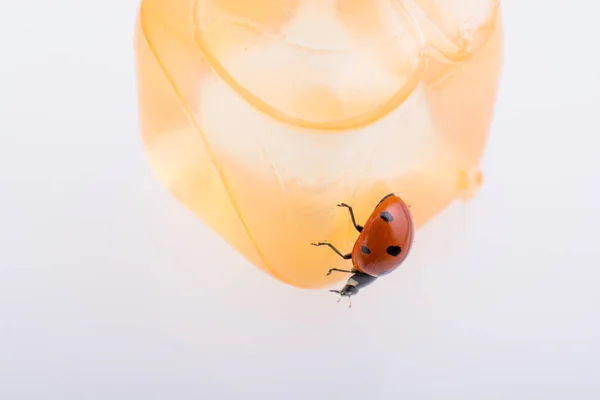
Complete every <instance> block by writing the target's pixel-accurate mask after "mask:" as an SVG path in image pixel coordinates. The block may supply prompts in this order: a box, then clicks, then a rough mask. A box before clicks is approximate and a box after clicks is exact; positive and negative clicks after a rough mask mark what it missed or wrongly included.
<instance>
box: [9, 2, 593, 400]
mask: <svg viewBox="0 0 600 400" xmlns="http://www.w3.org/2000/svg"><path fill="white" fill-rule="evenodd" d="M137 7H138V3H137V1H134V0H103V1H98V2H89V1H82V0H54V1H43V0H30V1H16V0H15V1H12V2H8V1H7V0H3V1H1V2H0V246H1V248H0V399H3V400H17V399H18V400H20V399H40V400H71V399H73V400H75V399H77V400H78V399H102V400H108V399H110V400H120V399H124V400H125V399H126V400H132V399H143V400H153V399H161V400H162V399H178V400H187V399H222V398H240V399H241V398H244V399H247V398H248V399H250V398H251V399H254V398H256V399H309V398H310V399H334V398H344V399H371V398H373V399H407V400H419V399H444V400H445V399H460V400H468V399H476V400H481V399H486V400H487V399H502V400H504V399H519V400H520V399H524V400H525V399H526V400H529V399H538V398H544V399H547V400H551V399H577V400H585V399H598V398H600V289H599V286H600V243H598V241H599V239H600V236H599V232H600V121H599V115H600V56H599V54H600V45H599V44H598V40H600V3H598V2H597V1H594V0H587V1H585V0H580V1H566V0H565V1H558V0H554V1H552V0H546V1H541V0H519V1H508V0H507V1H505V2H504V7H503V14H504V24H505V62H504V68H503V77H502V81H501V89H500V93H499V97H498V105H497V109H496V116H495V120H494V123H493V127H492V131H491V136H490V141H489V144H488V148H487V151H486V155H485V158H484V161H483V171H484V174H485V175H484V176H485V184H484V186H483V188H482V190H481V192H480V193H479V195H478V196H477V197H476V198H475V199H473V200H472V201H471V202H469V203H467V204H466V205H465V206H463V205H460V204H457V205H455V206H453V207H450V208H449V209H448V210H447V211H446V212H444V213H443V214H442V215H440V216H439V217H438V218H437V219H436V220H435V221H434V222H432V223H431V224H429V225H427V226H426V227H425V228H424V229H422V230H420V231H419V232H418V236H417V242H416V244H415V248H414V253H413V255H412V256H411V259H410V261H407V263H406V264H405V266H404V268H402V270H399V271H397V272H396V273H394V274H393V275H391V276H389V277H388V278H386V279H382V280H381V281H380V282H378V283H377V284H376V285H374V286H372V287H371V288H369V290H365V291H364V293H361V296H359V297H357V298H355V299H354V302H353V303H354V304H353V308H351V309H349V308H348V307H347V304H345V303H344V302H341V303H339V304H337V303H336V298H335V297H334V296H333V295H332V294H330V293H328V292H327V291H326V290H323V291H304V290H297V289H293V288H290V287H287V286H285V285H283V284H280V283H278V282H276V281H274V280H272V279H271V278H269V277H267V276H266V275H264V274H262V273H261V272H259V271H258V270H256V269H255V268H253V267H251V266H249V265H248V264H247V262H246V261H245V260H244V259H243V258H242V257H241V256H240V255H238V254H236V253H234V252H233V251H231V250H229V248H228V246H227V245H226V244H225V243H224V242H223V241H222V240H221V239H220V238H218V237H217V236H216V235H214V234H213V233H212V232H211V231H209V230H208V229H207V228H206V227H205V226H204V225H203V224H202V223H201V222H200V221H198V220H196V219H195V218H194V217H192V215H191V214H190V213H189V212H188V211H187V210H186V209H184V208H183V206H181V205H180V204H178V203H177V202H176V201H175V200H174V199H173V198H172V197H171V196H170V195H169V194H168V193H167V192H166V190H164V189H163V188H162V187H161V186H160V185H159V183H158V182H157V180H156V179H155V177H154V175H153V173H152V171H151V170H150V167H149V166H148V163H147V161H146V158H145V155H144V153H143V150H142V147H141V140H140V136H139V129H138V114H137V99H136V81H135V70H134V55H133V38H132V35H133V26H134V21H135V17H136V11H137Z"/></svg>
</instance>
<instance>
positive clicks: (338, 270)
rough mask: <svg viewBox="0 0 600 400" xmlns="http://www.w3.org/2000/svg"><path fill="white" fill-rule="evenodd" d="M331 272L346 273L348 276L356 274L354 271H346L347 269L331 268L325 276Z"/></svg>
mask: <svg viewBox="0 0 600 400" xmlns="http://www.w3.org/2000/svg"><path fill="white" fill-rule="evenodd" d="M333 271H337V272H346V273H348V274H353V273H354V272H356V271H350V270H347V269H339V268H331V269H330V270H329V271H327V276H329V275H331V273H332V272H333Z"/></svg>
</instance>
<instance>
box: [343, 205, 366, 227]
mask: <svg viewBox="0 0 600 400" xmlns="http://www.w3.org/2000/svg"><path fill="white" fill-rule="evenodd" d="M337 206H338V207H346V208H347V209H348V211H349V212H350V218H352V225H354V229H356V230H357V231H359V232H362V230H363V227H362V226H361V225H358V224H357V223H356V219H354V211H352V207H350V206H349V205H348V204H346V203H340V204H338V205H337Z"/></svg>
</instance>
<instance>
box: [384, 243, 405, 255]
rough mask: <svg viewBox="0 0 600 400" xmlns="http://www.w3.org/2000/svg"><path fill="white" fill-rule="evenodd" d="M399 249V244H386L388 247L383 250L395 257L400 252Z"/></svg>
mask: <svg viewBox="0 0 600 400" xmlns="http://www.w3.org/2000/svg"><path fill="white" fill-rule="evenodd" d="M401 251H402V249H401V248H400V246H388V248H387V249H385V252H386V253H388V254H389V255H390V256H393V257H396V256H397V255H398V254H400V252H401Z"/></svg>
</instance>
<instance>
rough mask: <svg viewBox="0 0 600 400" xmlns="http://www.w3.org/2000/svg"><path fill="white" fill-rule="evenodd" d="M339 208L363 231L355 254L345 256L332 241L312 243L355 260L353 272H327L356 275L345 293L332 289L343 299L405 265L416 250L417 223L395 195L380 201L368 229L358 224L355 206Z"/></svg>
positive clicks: (352, 277)
mask: <svg viewBox="0 0 600 400" xmlns="http://www.w3.org/2000/svg"><path fill="white" fill-rule="evenodd" d="M338 207H346V208H347V209H348V211H349V212H350V218H351V219H352V224H353V225H354V228H355V229H356V230H357V231H358V232H360V235H359V236H358V239H356V242H355V243H354V248H353V249H352V253H348V254H342V253H341V252H340V251H339V250H338V249H336V248H335V247H334V246H333V245H332V244H331V243H328V242H318V243H311V244H312V245H313V246H329V247H330V248H331V249H332V250H333V251H335V252H336V253H337V254H339V256H340V257H342V258H343V259H344V260H352V267H353V268H352V269H351V270H345V269H338V268H332V269H330V270H329V271H328V272H327V275H330V274H331V272H333V271H338V272H346V273H350V274H352V276H351V277H350V278H349V279H348V281H347V282H346V286H344V287H343V288H342V290H330V292H334V293H339V294H340V295H341V296H340V299H341V298H342V297H344V296H347V297H348V298H350V297H351V296H353V295H355V294H356V293H358V291H359V290H360V289H362V288H364V287H366V286H368V285H370V284H371V283H373V282H374V281H375V280H376V279H377V278H378V277H380V276H383V275H387V274H389V273H390V272H392V271H394V270H395V269H396V268H398V266H400V264H402V262H403V261H404V259H405V258H406V256H408V253H409V251H410V249H411V247H412V243H413V237H414V224H413V219H412V215H411V214H410V210H409V209H408V206H407V205H406V203H404V201H402V199H400V198H399V197H398V196H396V195H394V193H390V194H388V195H386V196H384V197H383V198H382V199H381V200H380V201H379V203H378V204H377V206H376V207H375V210H373V213H372V214H371V216H370V217H369V219H368V220H367V223H366V224H365V226H364V227H363V226H360V225H357V224H356V220H355V219H354V212H353V211H352V207H350V206H349V205H348V204H345V203H341V204H338ZM338 301H339V300H338Z"/></svg>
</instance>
